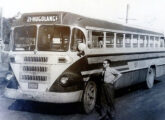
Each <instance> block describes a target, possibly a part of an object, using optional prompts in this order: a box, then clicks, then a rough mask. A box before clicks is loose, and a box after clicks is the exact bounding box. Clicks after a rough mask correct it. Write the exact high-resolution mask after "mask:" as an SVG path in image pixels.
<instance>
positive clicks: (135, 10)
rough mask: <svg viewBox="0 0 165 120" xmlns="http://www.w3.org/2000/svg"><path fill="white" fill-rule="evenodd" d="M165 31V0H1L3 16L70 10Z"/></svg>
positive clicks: (88, 15) (92, 16)
mask: <svg viewBox="0 0 165 120" xmlns="http://www.w3.org/2000/svg"><path fill="white" fill-rule="evenodd" d="M127 4H129V13H128V18H129V21H128V24H131V25H136V26H141V27H145V28H151V29H154V30H155V29H156V30H158V31H165V14H164V11H165V7H164V6H165V0H0V7H1V8H2V9H3V16H4V17H6V18H9V17H13V16H15V15H16V14H17V13H18V12H20V13H27V12H49V11H68V12H73V13H77V14H80V15H83V16H87V17H91V18H97V19H102V20H107V21H113V22H119V23H123V24H124V23H125V17H126V6H127Z"/></svg>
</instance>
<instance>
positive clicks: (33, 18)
mask: <svg viewBox="0 0 165 120" xmlns="http://www.w3.org/2000/svg"><path fill="white" fill-rule="evenodd" d="M24 20H25V22H28V23H31V22H56V21H58V16H57V15H53V16H27V17H25V19H24Z"/></svg>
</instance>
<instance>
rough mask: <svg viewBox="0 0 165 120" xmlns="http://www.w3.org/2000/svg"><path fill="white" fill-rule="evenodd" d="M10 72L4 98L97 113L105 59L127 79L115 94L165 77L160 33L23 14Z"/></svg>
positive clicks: (14, 35)
mask: <svg viewBox="0 0 165 120" xmlns="http://www.w3.org/2000/svg"><path fill="white" fill-rule="evenodd" d="M10 45H11V50H10V53H9V56H10V57H9V58H10V66H11V72H10V73H8V74H7V76H6V79H7V80H9V82H8V85H7V86H6V88H5V93H4V94H5V96H6V97H8V98H13V99H25V100H32V101H40V102H50V103H71V102H81V103H82V108H83V110H84V111H85V112H86V113H89V112H91V111H92V110H93V109H94V106H95V103H96V92H97V85H96V82H97V80H98V78H97V77H98V74H99V73H101V71H102V70H101V69H102V63H103V61H104V59H110V60H111V61H112V64H111V66H112V67H114V68H115V69H117V70H118V71H120V72H121V73H122V74H123V75H122V77H121V78H120V79H119V80H118V81H117V82H116V83H115V89H120V88H123V87H127V86H130V85H133V84H137V83H140V82H144V81H146V85H147V87H148V88H152V86H153V84H154V78H155V77H159V76H161V75H163V74H164V72H165V67H164V65H165V42H164V36H163V34H162V33H161V32H157V31H152V30H149V29H144V28H143V29H142V28H140V27H133V26H128V25H123V24H118V23H112V22H107V21H103V20H96V19H92V18H87V17H83V16H80V15H77V14H73V13H69V12H49V13H25V14H23V15H22V16H21V18H20V19H18V20H15V22H14V23H13V26H12V28H11V35H10Z"/></svg>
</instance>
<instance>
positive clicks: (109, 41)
mask: <svg viewBox="0 0 165 120" xmlns="http://www.w3.org/2000/svg"><path fill="white" fill-rule="evenodd" d="M106 47H107V48H113V47H114V33H111V32H107V33H106Z"/></svg>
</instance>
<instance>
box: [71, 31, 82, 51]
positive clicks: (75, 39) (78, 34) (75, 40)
mask: <svg viewBox="0 0 165 120" xmlns="http://www.w3.org/2000/svg"><path fill="white" fill-rule="evenodd" d="M79 43H85V36H84V33H83V32H82V31H81V30H79V29H77V28H74V29H73V32H72V41H71V51H74V52H75V51H78V44H79Z"/></svg>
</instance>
